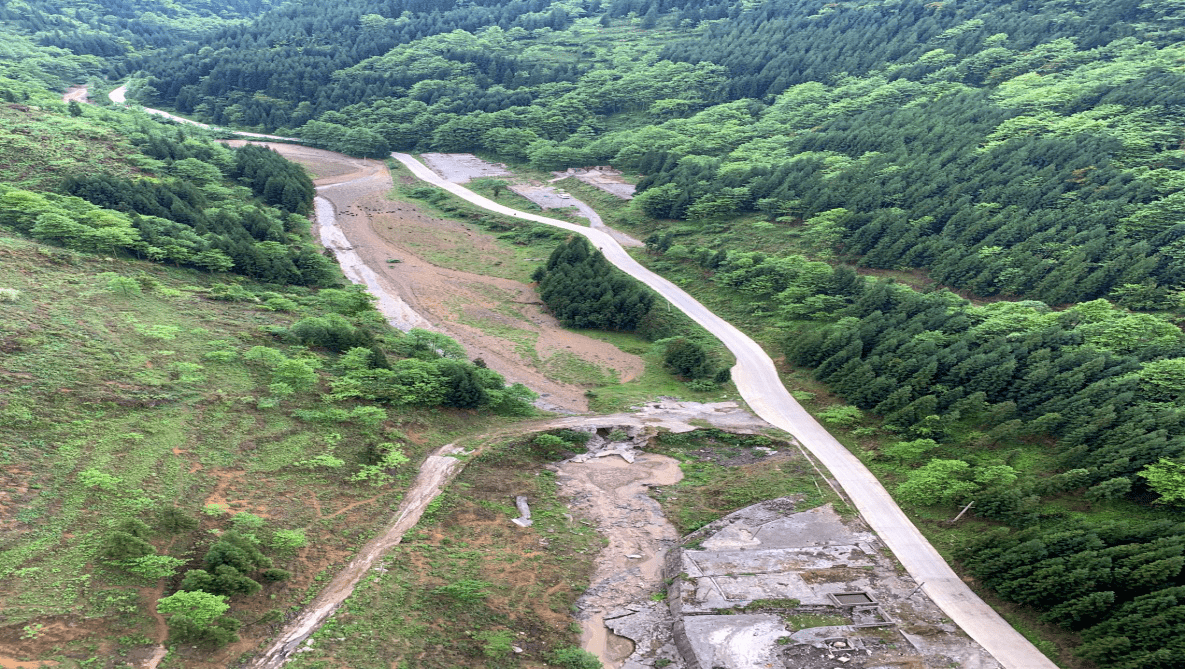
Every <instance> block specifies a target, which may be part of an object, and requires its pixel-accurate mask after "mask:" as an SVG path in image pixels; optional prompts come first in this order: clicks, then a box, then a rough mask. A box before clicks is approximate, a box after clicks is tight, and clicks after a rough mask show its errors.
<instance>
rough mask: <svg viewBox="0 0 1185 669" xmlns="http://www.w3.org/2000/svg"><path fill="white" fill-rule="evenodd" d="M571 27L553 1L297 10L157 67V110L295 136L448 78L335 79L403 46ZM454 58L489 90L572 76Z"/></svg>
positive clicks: (477, 56)
mask: <svg viewBox="0 0 1185 669" xmlns="http://www.w3.org/2000/svg"><path fill="white" fill-rule="evenodd" d="M570 23H571V17H570V16H569V15H568V13H567V12H566V11H565V10H564V9H563V8H562V7H559V6H556V7H552V5H551V3H550V2H548V1H547V0H484V1H482V2H477V3H460V2H456V1H455V0H350V1H348V2H333V3H328V2H312V3H290V4H285V5H283V6H281V7H280V8H278V9H276V10H275V11H272V12H269V13H266V14H264V15H263V16H261V17H260V18H259V19H258V20H257V21H255V22H253V23H252V24H250V25H248V26H234V27H228V28H225V29H223V30H221V31H220V32H218V33H217V34H215V35H213V36H211V37H209V38H207V39H204V40H202V41H201V42H200V43H194V44H191V45H186V46H184V47H181V48H180V50H179V51H176V52H162V53H161V54H160V55H159V56H157V57H154V58H150V59H149V60H148V61H147V62H146V63H145V66H146V68H147V70H148V71H149V72H150V73H151V77H150V78H149V79H148V81H147V84H148V86H149V87H150V88H149V89H147V95H148V96H149V98H148V100H149V101H152V102H156V103H161V104H166V105H169V106H174V107H175V108H176V109H178V110H179V111H182V112H185V113H191V112H194V111H198V112H200V113H201V114H203V116H206V117H208V118H210V119H211V120H213V121H214V122H215V123H218V124H220V125H237V126H260V127H265V128H270V129H275V128H295V127H297V126H300V125H302V124H304V123H305V122H306V121H309V120H311V119H314V118H317V117H319V116H320V115H321V114H323V113H324V112H327V111H331V110H341V109H342V108H344V107H346V106H348V105H352V104H357V103H360V102H369V101H373V100H376V99H380V98H388V97H397V96H402V95H404V94H406V92H407V89H408V88H409V87H411V85H412V84H414V83H416V81H418V80H420V79H425V78H429V79H436V78H442V77H440V76H439V75H440V74H441V73H440V72H439V71H434V70H433V68H432V65H431V64H430V63H428V64H421V65H420V67H421V68H425V66H426V72H425V73H424V74H427V75H429V76H427V77H425V76H422V75H421V76H419V77H417V78H416V79H408V78H406V77H400V76H398V75H395V76H387V75H385V74H384V75H375V76H367V77H348V78H347V77H335V76H332V75H333V74H334V73H335V72H337V71H339V70H344V69H346V68H349V67H351V66H353V65H356V64H357V63H359V62H361V61H364V60H366V59H367V58H371V57H375V56H380V55H382V54H384V53H386V52H387V51H388V50H390V49H392V48H393V47H396V46H397V45H400V44H407V43H409V42H413V41H415V40H416V39H419V38H422V37H426V36H430V35H436V34H440V33H448V32H451V31H454V30H464V31H470V32H473V31H477V30H478V29H480V28H483V27H487V26H498V27H500V28H502V29H504V30H510V29H512V28H515V27H518V28H520V29H525V30H535V29H538V28H545V27H546V28H551V29H557V30H558V29H563V28H565V27H567V26H568V25H569V24H570ZM452 56H453V59H455V60H456V61H457V62H461V63H466V64H467V65H468V66H469V67H471V68H473V69H475V70H477V71H479V72H481V73H482V74H483V78H482V82H483V83H484V84H485V85H486V87H488V86H492V85H504V84H511V85H515V84H518V85H521V84H522V83H527V82H532V83H542V82H543V81H552V80H554V79H552V78H551V77H553V76H555V75H556V74H557V73H561V75H560V76H561V77H562V76H563V74H562V73H563V72H564V71H565V68H563V67H560V68H558V69H547V70H542V69H541V70H540V71H538V72H535V73H532V72H531V71H529V70H528V71H523V70H521V69H520V68H518V67H516V65H517V63H515V62H513V61H511V60H506V59H500V58H496V57H490V56H488V55H485V54H482V53H480V52H477V51H473V50H463V49H462V50H458V51H457V52H456V53H454V54H452ZM432 75H436V76H432ZM515 87H517V86H515Z"/></svg>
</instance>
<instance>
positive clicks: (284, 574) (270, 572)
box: [260, 568, 292, 583]
mask: <svg viewBox="0 0 1185 669" xmlns="http://www.w3.org/2000/svg"><path fill="white" fill-rule="evenodd" d="M260 576H262V577H263V580H265V581H267V582H268V583H279V582H280V581H287V580H288V579H289V577H291V576H292V573H291V572H289V571H288V570H286V569H276V568H272V569H264V570H263V573H262V574H260Z"/></svg>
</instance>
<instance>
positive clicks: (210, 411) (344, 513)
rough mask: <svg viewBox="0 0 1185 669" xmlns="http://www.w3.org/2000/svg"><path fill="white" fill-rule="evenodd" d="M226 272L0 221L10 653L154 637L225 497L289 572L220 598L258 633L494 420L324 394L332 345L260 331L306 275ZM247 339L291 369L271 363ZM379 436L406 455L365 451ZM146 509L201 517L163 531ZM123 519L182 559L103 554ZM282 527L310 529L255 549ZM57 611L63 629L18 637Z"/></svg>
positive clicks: (3, 560)
mask: <svg viewBox="0 0 1185 669" xmlns="http://www.w3.org/2000/svg"><path fill="white" fill-rule="evenodd" d="M224 280H225V277H215V276H213V275H209V274H204V273H200V272H196V271H192V270H185V269H175V268H167V267H164V266H161V265H155V264H150V263H142V262H133V261H120V260H112V259H110V258H103V257H99V256H92V255H87V254H81V253H77V252H73V251H68V250H64V249H59V248H54V247H48V246H44V245H40V244H36V243H33V242H29V241H25V240H21V239H17V238H12V237H8V236H5V235H4V234H3V233H2V232H0V289H3V290H0V522H3V525H4V527H5V540H4V542H3V544H2V545H0V575H2V576H3V578H2V579H0V611H2V612H3V613H2V614H0V644H4V645H6V646H8V647H9V648H11V649H13V652H19V653H21V654H22V655H23V656H26V657H49V656H51V655H55V654H57V655H61V656H62V657H63V658H67V659H69V658H73V659H76V660H81V659H90V658H93V657H100V656H101V657H103V658H105V659H103V660H102V661H101V662H100V663H99V664H91V665H87V666H113V665H112V664H111V663H112V662H115V661H116V660H117V658H118V657H119V654H120V653H121V652H125V651H128V650H131V649H134V648H135V647H138V646H142V645H144V644H147V643H149V642H150V641H151V642H152V643H155V642H157V641H160V639H156V638H155V634H156V632H155V626H154V623H153V619H152V618H151V616H150V614H149V606H150V604H151V602H152V601H153V600H152V599H151V598H150V597H149V596H148V594H147V593H149V592H150V591H151V589H152V588H153V587H154V586H161V587H163V594H165V595H168V594H170V593H171V592H173V590H175V589H176V587H177V585H178V583H179V580H180V576H181V574H183V573H184V571H185V570H187V569H195V568H201V567H202V559H203V556H204V555H205V554H206V551H207V550H208V548H209V546H210V545H211V543H212V542H213V541H214V540H215V539H216V533H220V532H224V531H226V530H227V529H229V528H231V527H232V525H233V524H234V522H235V521H234V520H233V519H234V517H235V516H236V515H238V514H241V513H249V514H253V515H255V516H258V517H259V518H262V519H263V524H262V525H261V527H260V529H258V530H257V531H256V533H255V534H256V535H257V537H258V539H259V541H261V542H263V546H264V547H265V552H268V553H269V555H270V557H271V558H272V560H273V562H274V566H275V568H277V569H284V570H286V571H288V572H290V573H291V578H290V579H288V580H285V581H282V582H275V583H269V584H267V585H265V586H264V590H263V591H262V592H261V593H259V594H256V595H251V596H237V597H235V598H233V599H232V601H231V610H230V613H229V615H230V616H231V617H232V618H235V619H236V620H238V621H239V622H240V623H241V624H242V627H241V629H240V630H239V632H238V633H239V635H240V636H241V637H244V638H259V637H263V636H267V635H270V634H271V627H270V626H271V625H272V624H274V623H275V622H276V620H278V619H279V618H278V617H277V616H280V617H282V616H283V615H284V613H285V612H286V611H287V610H288V609H289V607H293V606H299V605H300V604H301V603H302V602H304V601H305V600H306V599H307V598H308V597H309V596H311V594H310V593H314V592H315V591H316V590H317V589H318V588H319V587H320V584H321V583H322V582H323V580H324V578H325V577H327V576H328V575H331V574H332V572H333V571H334V570H335V569H336V568H337V567H338V566H340V565H342V564H344V563H345V561H346V560H348V559H349V556H350V554H351V553H352V552H353V551H354V550H355V549H356V548H357V547H358V546H359V545H361V544H362V543H363V542H365V541H366V540H367V539H369V538H370V537H371V536H372V535H373V533H374V532H375V531H377V529H378V528H379V527H380V526H381V525H382V524H383V523H384V522H386V521H387V520H388V518H389V515H390V513H391V509H393V508H394V507H395V506H397V504H398V502H399V500H400V498H401V495H402V493H403V491H404V490H405V489H406V488H407V486H408V485H409V484H410V482H411V480H412V478H413V477H414V474H415V471H416V464H417V463H418V462H419V461H420V460H421V459H422V457H423V456H424V455H425V453H426V452H427V451H428V450H429V449H431V448H434V447H436V446H439V445H441V444H444V443H448V442H450V441H453V440H455V439H457V438H459V437H462V436H464V435H466V434H471V433H473V432H476V431H482V430H485V429H488V428H489V427H490V426H491V425H493V424H495V423H497V422H504V421H506V420H507V419H503V418H495V417H492V416H489V415H486V414H478V413H473V412H468V411H457V410H448V409H445V410H441V409H417V408H411V407H403V408H395V407H392V406H390V405H377V404H374V403H369V402H366V401H362V400H357V399H340V400H335V399H331V398H330V397H329V396H328V395H327V394H324V393H327V392H328V391H329V390H330V382H331V381H332V379H333V377H332V371H333V370H334V368H335V367H334V365H335V362H336V360H337V356H336V355H334V354H332V353H329V352H327V351H325V350H323V349H308V348H306V347H304V346H293V345H285V344H283V343H282V342H280V341H278V340H277V339H276V338H275V337H274V336H272V335H271V334H269V331H276V328H280V329H283V328H286V327H288V326H291V325H292V323H293V322H294V321H296V320H298V319H300V318H303V317H308V316H312V315H318V314H323V313H325V309H326V307H325V304H324V302H323V300H321V301H319V298H318V297H317V295H318V293H315V292H314V291H310V290H308V289H296V288H284V287H278V286H262V285H258V284H253V283H251V282H246V281H243V282H241V283H237V284H233V285H232V288H231V289H228V288H227V284H225V283H224ZM338 292H339V293H341V294H345V291H338ZM329 294H330V293H324V295H329ZM228 296H234V299H227V297H228ZM392 336H394V335H392ZM260 351H271V352H272V353H271V354H269V355H270V356H271V357H275V356H279V358H283V359H285V360H290V361H292V360H295V361H300V362H301V363H302V364H301V365H290V368H291V369H287V368H286V369H287V371H294V370H295V371H298V372H301V373H300V374H295V375H293V377H292V378H287V377H285V380H286V381H288V382H291V383H290V384H289V383H286V382H285V380H277V379H278V378H279V377H281V376H283V374H284V371H285V370H282V369H280V368H269V367H268V366H267V364H265V359H266V356H265V357H264V358H260V357H258V356H259V352H260ZM279 358H276V359H279ZM305 370H312V373H313V376H312V377H311V378H306V377H304V376H303V372H304V371H305ZM302 384H306V385H302ZM392 452H395V453H400V454H401V455H402V457H404V458H406V459H407V461H406V462H405V463H404V464H398V463H399V461H400V458H394V459H391V460H389V461H388V462H390V463H391V466H390V467H389V468H387V469H385V470H383V469H381V467H380V468H378V469H377V470H376V468H374V467H373V466H372V463H375V462H379V463H381V462H383V458H384V457H385V456H386V455H388V454H390V453H392ZM368 467H371V469H368ZM368 472H369V473H368ZM367 473H368V474H367ZM362 474H367V476H366V477H362V476H361V475H362ZM162 513H177V514H180V515H181V516H184V517H185V518H189V519H191V520H196V521H197V524H196V525H195V526H193V527H188V528H182V529H180V530H178V529H176V528H174V529H172V530H170V529H167V528H166V527H165V526H164V525H162V521H161V518H162V516H161V514H162ZM129 521H143V522H144V523H146V524H147V526H148V530H147V532H148V533H147V534H146V535H144V540H145V541H147V542H148V544H151V549H152V550H153V551H155V552H156V553H157V554H158V555H162V556H166V555H167V556H170V557H174V558H178V559H179V560H181V566H180V568H179V569H177V570H176V571H177V575H176V576H173V577H166V578H164V579H163V580H158V579H157V578H145V577H142V576H137V575H135V574H134V573H132V572H130V571H128V569H127V568H126V566H121V565H119V564H114V563H113V562H112V561H111V560H109V559H106V558H105V557H104V553H103V550H104V549H103V548H102V547H103V546H104V542H105V541H107V540H108V539H109V537H110V536H111V534H112V532H114V531H115V530H116V529H118V528H120V527H124V525H125V524H126V523H128V522H129ZM280 531H287V532H292V531H296V532H300V533H303V535H304V536H305V537H306V539H307V541H306V542H304V546H302V547H300V548H298V549H294V550H291V551H280V552H274V551H271V549H270V548H268V546H269V545H270V544H269V542H270V541H271V540H272V538H273V537H274V535H276V533H277V532H280ZM141 589H146V590H144V591H143V592H141ZM158 596H159V595H158ZM275 612H278V613H275ZM55 623H61V624H69V625H70V626H71V627H72V628H73V629H74V630H75V631H74V632H72V638H73V640H72V641H69V642H62V643H58V642H54V643H53V644H51V643H49V641H47V640H46V638H45V637H43V638H41V639H40V640H39V639H38V638H37V637H38V635H26V637H27V638H22V637H21V630H22V629H23V628H24V627H25V626H35V625H45V626H48V625H50V624H55ZM10 631H12V634H11V635H10V634H9V633H8V632H10ZM10 637H11V638H10ZM10 642H11V644H10ZM112 644H114V646H113V645H112ZM112 648H117V649H120V651H119V652H115V651H112V650H111V649H112ZM100 649H106V650H102V651H100ZM210 652H211V651H210V650H209V649H199V650H194V651H192V653H189V651H184V652H182V655H183V656H186V657H189V658H191V659H197V658H198V657H207V658H208V657H209V656H210Z"/></svg>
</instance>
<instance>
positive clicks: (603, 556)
mask: <svg viewBox="0 0 1185 669" xmlns="http://www.w3.org/2000/svg"><path fill="white" fill-rule="evenodd" d="M558 474H559V477H558V481H559V485H560V494H562V495H564V496H565V497H570V498H571V499H572V502H571V504H572V507H573V509H576V510H579V511H581V513H582V514H583V515H585V516H586V517H589V518H592V520H593V522H594V523H596V526H597V529H598V531H600V533H601V534H602V536H604V537H605V538H606V539H607V540H608V542H609V545H608V546H606V547H605V549H604V550H602V551H601V553H600V555H598V556H597V560H596V570H595V572H594V574H593V577H592V583H591V585H590V586H589V589H588V590H587V591H586V592H585V594H584V595H583V596H582V597H581V598H580V601H579V602H578V604H579V606H580V608H581V614H580V615H581V618H582V620H581V626H582V627H583V628H584V633H583V636H582V638H581V645H582V646H583V647H584V649H585V650H587V651H589V652H590V653H593V654H594V655H596V656H597V657H598V658H600V660H601V662H602V663H603V664H604V665H605V667H606V668H607V669H619V668H620V667H621V665H622V663H623V662H624V660H625V659H626V658H627V657H629V655H630V653H631V652H632V651H633V643H632V642H631V641H630V640H628V639H625V638H623V637H619V636H617V635H615V634H613V633H612V632H610V631H609V630H608V629H607V628H606V627H605V623H604V617H605V615H606V614H608V613H612V612H613V611H614V610H616V609H620V608H622V607H624V606H626V605H627V604H630V603H632V602H636V601H642V600H645V599H646V598H647V597H649V596H650V595H651V594H652V593H654V592H657V591H659V590H661V589H662V588H663V580H662V565H663V559H664V557H665V555H666V551H667V549H668V548H670V547H671V546H673V545H674V544H675V542H676V541H678V539H679V534H678V532H676V531H675V527H674V526H673V525H671V524H670V523H669V522H668V521H667V519H666V517H665V516H663V513H662V507H661V506H659V504H658V502H656V501H654V500H653V499H651V498H650V497H649V496H648V495H647V494H646V491H647V488H649V487H650V486H656V485H672V484H674V483H678V482H679V480H680V479H682V478H683V472H682V471H680V470H679V463H678V462H677V461H676V460H674V459H673V458H668V457H666V456H664V455H658V454H655V453H645V454H642V455H640V456H638V458H637V460H635V461H634V463H633V464H630V463H627V462H626V461H625V460H623V459H621V458H619V457H616V456H613V457H604V458H595V459H593V460H590V461H588V462H583V463H578V462H565V463H563V464H562V465H560V467H559V472H558ZM631 555H632V556H634V557H629V556H631Z"/></svg>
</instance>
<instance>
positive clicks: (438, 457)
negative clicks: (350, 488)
mask: <svg viewBox="0 0 1185 669" xmlns="http://www.w3.org/2000/svg"><path fill="white" fill-rule="evenodd" d="M463 454H464V449H461V448H458V447H456V446H453V445H452V444H449V445H447V446H442V447H441V448H440V449H438V450H437V451H436V452H435V453H433V454H432V455H429V456H428V457H427V459H425V460H424V463H423V464H422V465H421V466H420V473H419V474H418V475H417V476H416V480H415V482H414V483H412V487H411V490H409V491H408V493H407V496H406V497H404V498H403V501H402V502H401V503H400V504H399V510H398V512H396V514H395V518H394V520H393V521H392V523H391V524H390V525H388V526H387V528H386V529H385V530H384V531H383V533H382V534H381V535H380V537H379V538H378V539H375V540H373V541H370V542H369V543H367V544H366V545H365V546H363V547H362V549H361V550H360V551H359V552H358V554H357V555H356V556H354V559H353V560H350V563H349V564H347V565H346V566H345V568H344V569H342V570H341V571H340V572H338V574H337V576H335V577H333V580H332V581H330V582H329V584H328V585H326V586H325V588H324V589H323V590H322V591H321V593H320V594H318V595H317V596H316V598H314V599H313V601H312V602H311V603H310V604H309V605H308V606H307V607H305V609H304V611H303V612H302V613H301V614H300V616H299V617H297V619H296V620H294V621H292V622H291V623H289V624H288V625H287V626H286V627H285V629H284V632H283V633H282V634H281V635H280V636H279V638H277V639H276V640H275V642H273V643H272V645H271V646H270V647H269V648H268V649H267V651H266V652H264V653H263V654H262V655H260V656H259V657H258V658H256V659H255V660H254V661H253V662H252V663H251V665H250V666H252V667H256V668H259V669H263V668H264V667H267V668H272V667H279V666H281V665H283V664H284V662H285V661H287V659H288V657H289V656H290V655H292V653H293V652H295V651H296V649H297V647H298V646H300V644H301V643H302V642H303V641H304V640H306V639H308V638H309V636H310V635H311V634H312V633H313V632H315V631H317V629H318V628H319V627H321V624H322V623H324V622H325V620H326V619H327V618H329V616H331V615H333V612H334V611H336V610H337V607H339V606H341V605H342V602H344V601H346V598H347V597H349V596H350V594H351V593H353V592H354V587H355V586H357V585H358V581H360V580H362V577H363V576H364V575H365V574H366V572H367V571H368V570H370V569H371V568H373V567H374V565H375V563H376V562H378V560H379V559H380V558H382V557H383V555H385V554H386V552H387V551H388V550H390V548H391V547H392V546H396V545H398V544H399V542H401V541H402V540H403V535H404V533H405V532H407V531H408V530H410V529H411V528H412V527H414V526H415V524H416V523H417V522H419V520H420V516H422V515H423V514H424V509H425V508H427V506H428V503H429V502H431V501H432V500H433V499H435V498H436V496H437V495H439V494H440V492H441V491H442V490H443V489H444V486H446V485H448V482H449V481H451V480H452V479H453V477H454V476H456V474H457V472H458V471H460V469H461V466H462V460H460V459H459V456H461V455H463Z"/></svg>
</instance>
